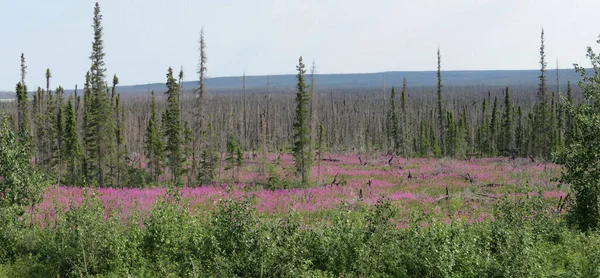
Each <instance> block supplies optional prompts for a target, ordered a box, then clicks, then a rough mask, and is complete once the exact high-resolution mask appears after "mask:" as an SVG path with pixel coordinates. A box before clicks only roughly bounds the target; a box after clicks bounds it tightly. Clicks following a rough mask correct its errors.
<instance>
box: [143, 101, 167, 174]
mask: <svg viewBox="0 0 600 278" xmlns="http://www.w3.org/2000/svg"><path fill="white" fill-rule="evenodd" d="M158 120H159V119H158V117H157V114H156V100H155V97H154V91H152V101H151V103H150V119H149V120H148V125H147V126H146V136H145V141H144V142H145V148H144V151H145V155H146V159H147V160H148V170H149V171H150V176H151V177H152V181H153V182H155V183H158V179H159V177H160V175H161V173H162V170H161V169H162V161H163V158H164V156H163V154H164V153H163V152H164V142H163V136H162V134H161V133H160V128H159V127H160V123H159V122H158Z"/></svg>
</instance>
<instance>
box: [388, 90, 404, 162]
mask: <svg viewBox="0 0 600 278" xmlns="http://www.w3.org/2000/svg"><path fill="white" fill-rule="evenodd" d="M389 115H390V118H389V121H390V125H389V126H390V131H391V135H392V145H393V149H394V154H396V155H399V154H400V142H401V138H400V136H401V134H400V120H399V119H398V111H397V109H396V89H395V88H394V87H392V93H391V95H390V112H389Z"/></svg>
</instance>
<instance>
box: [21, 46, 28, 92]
mask: <svg viewBox="0 0 600 278" xmlns="http://www.w3.org/2000/svg"><path fill="white" fill-rule="evenodd" d="M26 75H27V65H26V63H25V53H21V84H23V86H24V85H25V76H26Z"/></svg>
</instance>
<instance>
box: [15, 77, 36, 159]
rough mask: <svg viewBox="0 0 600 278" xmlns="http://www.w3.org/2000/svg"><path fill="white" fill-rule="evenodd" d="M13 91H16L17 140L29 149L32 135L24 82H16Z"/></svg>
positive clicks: (31, 143)
mask: <svg viewBox="0 0 600 278" xmlns="http://www.w3.org/2000/svg"><path fill="white" fill-rule="evenodd" d="M15 92H16V93H17V126H18V133H19V140H20V141H21V142H23V143H24V144H26V145H27V146H28V151H31V147H33V137H32V135H31V120H30V118H29V101H28V96H27V86H26V85H25V84H24V83H21V82H19V83H17V87H16V89H15Z"/></svg>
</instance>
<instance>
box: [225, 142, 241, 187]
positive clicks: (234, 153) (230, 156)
mask: <svg viewBox="0 0 600 278" xmlns="http://www.w3.org/2000/svg"><path fill="white" fill-rule="evenodd" d="M240 155H241V148H240V144H239V143H238V140H237V139H236V138H235V136H233V134H231V135H229V138H228V139H227V157H226V158H225V160H226V161H227V163H228V165H227V167H225V170H231V178H232V180H233V181H234V182H237V179H236V175H235V174H236V173H235V170H236V167H239V166H240V165H241V163H238V162H241V161H243V156H242V157H240ZM238 172H239V168H238ZM238 177H239V173H238Z"/></svg>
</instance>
